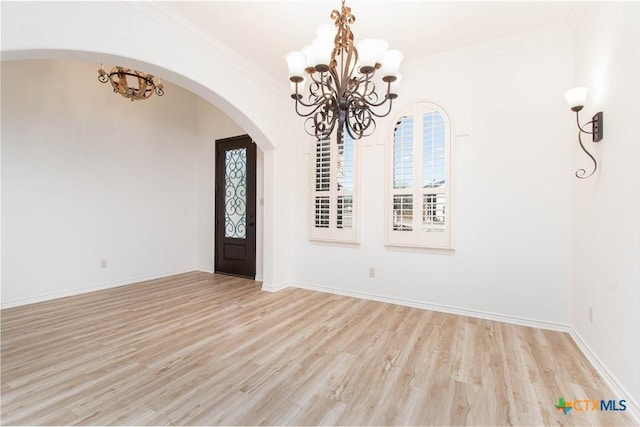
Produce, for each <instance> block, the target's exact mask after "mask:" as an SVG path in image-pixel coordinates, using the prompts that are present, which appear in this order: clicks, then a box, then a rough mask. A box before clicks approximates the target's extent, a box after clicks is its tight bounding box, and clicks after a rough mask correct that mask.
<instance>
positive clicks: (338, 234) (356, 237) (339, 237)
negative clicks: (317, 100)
mask: <svg viewBox="0 0 640 427" xmlns="http://www.w3.org/2000/svg"><path fill="white" fill-rule="evenodd" d="M309 139H310V141H309V144H310V147H311V149H310V152H309V154H310V156H309V160H310V161H309V164H310V167H311V169H310V171H309V175H308V176H309V194H310V197H309V205H308V206H309V209H310V211H309V217H308V221H309V223H308V229H309V240H310V241H311V242H315V243H322V244H328V245H338V246H359V245H360V206H362V204H361V201H360V197H361V195H360V194H361V193H360V175H361V174H360V166H361V150H362V147H361V144H362V139H360V140H354V141H353V186H354V189H353V191H348V192H344V193H343V192H341V191H338V189H337V188H336V182H337V174H338V168H337V167H336V161H337V157H338V144H337V140H336V139H337V132H336V133H334V134H332V135H331V150H330V156H329V159H330V175H329V191H328V192H317V191H316V182H315V176H316V175H315V172H316V139H315V138H314V137H310V138H309ZM321 193H327V195H328V196H329V227H327V228H319V227H315V219H316V218H315V203H316V196H317V195H319V194H321ZM341 194H345V195H352V196H353V199H354V200H353V208H352V209H353V216H352V220H353V227H351V228H349V229H344V228H343V229H339V228H337V224H336V219H337V205H338V197H339V196H340V195H341Z"/></svg>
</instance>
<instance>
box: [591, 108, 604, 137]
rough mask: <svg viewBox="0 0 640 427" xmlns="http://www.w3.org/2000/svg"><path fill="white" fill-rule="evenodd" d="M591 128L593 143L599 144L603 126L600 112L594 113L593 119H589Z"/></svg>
mask: <svg viewBox="0 0 640 427" xmlns="http://www.w3.org/2000/svg"><path fill="white" fill-rule="evenodd" d="M591 121H592V123H593V126H592V128H591V131H592V132H593V135H592V137H593V142H600V141H602V136H603V133H602V132H603V131H602V125H603V119H602V111H600V112H598V113H596V115H595V116H593V118H592V119H591Z"/></svg>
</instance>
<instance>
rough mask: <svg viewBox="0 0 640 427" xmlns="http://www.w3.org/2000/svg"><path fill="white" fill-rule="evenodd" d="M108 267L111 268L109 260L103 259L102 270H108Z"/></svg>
mask: <svg viewBox="0 0 640 427" xmlns="http://www.w3.org/2000/svg"><path fill="white" fill-rule="evenodd" d="M107 267H109V260H107V259H101V260H100V268H107Z"/></svg>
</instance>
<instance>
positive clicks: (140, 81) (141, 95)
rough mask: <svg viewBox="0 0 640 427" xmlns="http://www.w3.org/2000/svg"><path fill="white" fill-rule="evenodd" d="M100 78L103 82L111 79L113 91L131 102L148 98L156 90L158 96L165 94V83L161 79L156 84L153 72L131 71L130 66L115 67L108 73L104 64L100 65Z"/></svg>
mask: <svg viewBox="0 0 640 427" xmlns="http://www.w3.org/2000/svg"><path fill="white" fill-rule="evenodd" d="M98 80H99V81H100V82H102V83H106V82H108V81H110V82H111V86H113V91H114V92H115V93H119V94H120V95H122V96H124V97H125V98H129V99H130V100H131V102H133V101H136V100H139V99H148V98H149V97H150V96H151V95H153V94H154V92H155V93H156V94H157V95H158V96H162V95H164V91H163V90H162V89H163V88H164V85H163V84H162V82H161V81H160V80H158V84H156V83H155V82H154V81H153V76H152V75H151V74H147V73H143V72H140V71H131V70H130V69H129V68H124V67H113V68H112V69H111V72H109V73H107V72H106V70H105V69H104V65H100V69H99V70H98Z"/></svg>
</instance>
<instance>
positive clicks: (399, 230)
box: [386, 102, 453, 251]
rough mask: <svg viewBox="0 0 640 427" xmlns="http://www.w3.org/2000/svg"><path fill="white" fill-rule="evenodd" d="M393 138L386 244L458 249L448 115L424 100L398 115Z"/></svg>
mask: <svg viewBox="0 0 640 427" xmlns="http://www.w3.org/2000/svg"><path fill="white" fill-rule="evenodd" d="M391 138H392V140H391V144H389V151H388V153H387V154H388V161H389V162H390V167H389V171H390V176H389V177H388V179H387V181H388V191H387V212H386V214H387V226H386V228H387V229H386V237H387V244H388V245H389V246H398V247H405V248H427V249H434V250H442V251H451V250H453V228H452V224H451V218H452V210H453V204H452V200H451V188H452V182H451V176H452V172H451V153H452V149H451V123H450V121H449V117H448V115H447V114H446V112H445V111H444V110H443V109H442V108H440V107H439V106H437V105H435V104H432V103H428V102H421V103H419V104H417V105H414V106H412V107H411V108H409V109H407V110H405V111H404V112H403V113H402V114H400V115H399V116H398V117H397V118H396V121H395V126H394V128H393V134H392V136H391Z"/></svg>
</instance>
